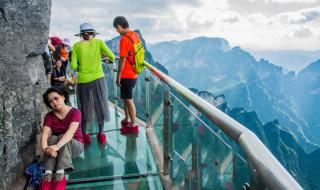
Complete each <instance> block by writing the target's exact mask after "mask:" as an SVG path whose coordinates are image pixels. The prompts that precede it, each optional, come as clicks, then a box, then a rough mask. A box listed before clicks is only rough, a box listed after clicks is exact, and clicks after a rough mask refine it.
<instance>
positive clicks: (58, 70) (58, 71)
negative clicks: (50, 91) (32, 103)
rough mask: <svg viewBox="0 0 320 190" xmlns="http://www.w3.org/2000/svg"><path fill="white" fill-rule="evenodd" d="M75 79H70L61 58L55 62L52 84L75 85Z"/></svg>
mask: <svg viewBox="0 0 320 190" xmlns="http://www.w3.org/2000/svg"><path fill="white" fill-rule="evenodd" d="M74 85H75V83H74V81H70V80H68V79H67V77H66V71H65V69H64V67H62V62H61V60H57V61H56V62H55V67H54V69H53V70H52V73H51V86H65V87H68V86H74Z"/></svg>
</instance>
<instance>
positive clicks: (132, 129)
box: [120, 125, 139, 134]
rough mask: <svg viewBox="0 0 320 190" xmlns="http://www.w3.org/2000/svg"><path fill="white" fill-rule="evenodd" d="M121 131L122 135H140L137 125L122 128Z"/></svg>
mask: <svg viewBox="0 0 320 190" xmlns="http://www.w3.org/2000/svg"><path fill="white" fill-rule="evenodd" d="M120 131H121V133H123V134H128V133H135V134H137V133H139V127H138V125H136V126H134V127H132V125H129V126H126V127H122V128H121V129H120Z"/></svg>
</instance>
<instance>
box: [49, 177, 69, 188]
mask: <svg viewBox="0 0 320 190" xmlns="http://www.w3.org/2000/svg"><path fill="white" fill-rule="evenodd" d="M66 186H67V179H66V176H65V175H64V174H59V173H55V174H54V175H53V180H52V189H54V190H65V189H66Z"/></svg>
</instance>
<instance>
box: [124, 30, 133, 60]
mask: <svg viewBox="0 0 320 190" xmlns="http://www.w3.org/2000/svg"><path fill="white" fill-rule="evenodd" d="M124 36H125V37H127V38H128V39H129V40H130V41H131V43H132V46H133V43H134V42H133V40H132V38H130V36H128V35H126V34H124ZM128 54H129V56H134V52H133V55H131V52H130V50H129V52H128ZM127 60H128V61H129V62H130V64H131V65H134V64H133V63H132V62H131V60H130V59H127Z"/></svg>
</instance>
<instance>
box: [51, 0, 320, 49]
mask: <svg viewBox="0 0 320 190" xmlns="http://www.w3.org/2000/svg"><path fill="white" fill-rule="evenodd" d="M118 15H123V16H125V17H127V18H128V20H129V23H130V27H131V28H133V29H140V30H141V32H142V35H143V37H144V38H145V39H146V41H147V42H148V43H155V42H160V41H168V40H183V39H190V38H194V37H198V36H209V37H223V38H226V39H227V40H228V41H230V43H231V44H232V45H239V46H241V47H243V48H247V49H254V50H269V49H272V50H290V49H301V50H316V49H320V0H184V1H180V0H130V1H129V0H112V1H111V0H91V1H87V0H78V1H66V0H64V1H63V0H53V1H52V17H51V28H50V33H51V35H58V36H60V37H62V38H63V37H69V38H71V39H72V41H73V42H75V41H77V40H78V38H76V37H74V34H75V33H77V32H78V31H79V25H80V24H81V23H83V22H91V23H92V24H93V25H94V26H95V27H96V30H97V31H98V32H100V34H101V35H100V36H99V37H100V38H102V39H110V38H113V37H115V36H116V35H117V33H116V32H115V31H114V29H113V27H112V21H113V18H114V17H115V16H118Z"/></svg>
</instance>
